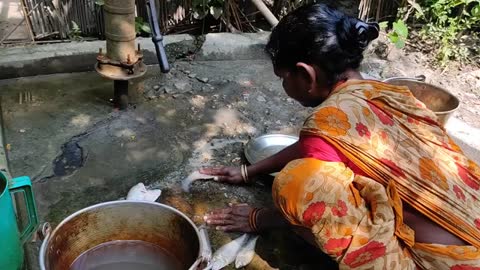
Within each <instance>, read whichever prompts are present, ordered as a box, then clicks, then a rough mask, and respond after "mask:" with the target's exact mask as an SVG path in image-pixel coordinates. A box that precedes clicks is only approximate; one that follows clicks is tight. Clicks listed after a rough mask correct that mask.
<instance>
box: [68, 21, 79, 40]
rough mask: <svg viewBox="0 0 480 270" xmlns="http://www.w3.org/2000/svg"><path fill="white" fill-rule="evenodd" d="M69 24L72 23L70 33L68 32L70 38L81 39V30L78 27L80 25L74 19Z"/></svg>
mask: <svg viewBox="0 0 480 270" xmlns="http://www.w3.org/2000/svg"><path fill="white" fill-rule="evenodd" d="M71 24H72V28H71V29H70V33H69V36H70V39H73V40H79V39H81V35H82V30H81V29H80V26H78V24H77V23H76V22H74V21H72V22H71Z"/></svg>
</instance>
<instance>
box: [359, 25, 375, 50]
mask: <svg viewBox="0 0 480 270" xmlns="http://www.w3.org/2000/svg"><path fill="white" fill-rule="evenodd" d="M355 29H356V31H357V40H358V43H359V45H360V47H361V48H366V47H367V46H368V43H370V41H372V40H374V39H376V38H377V37H378V34H379V31H380V26H379V25H378V23H365V22H363V21H360V20H359V21H358V22H357V23H356V24H355Z"/></svg>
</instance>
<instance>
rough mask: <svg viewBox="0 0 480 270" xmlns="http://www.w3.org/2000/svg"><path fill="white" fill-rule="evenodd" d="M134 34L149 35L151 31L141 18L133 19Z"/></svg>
mask: <svg viewBox="0 0 480 270" xmlns="http://www.w3.org/2000/svg"><path fill="white" fill-rule="evenodd" d="M135 32H136V33H137V34H142V33H145V34H151V33H152V29H150V25H149V24H148V23H147V22H145V21H144V20H143V18H142V17H136V18H135Z"/></svg>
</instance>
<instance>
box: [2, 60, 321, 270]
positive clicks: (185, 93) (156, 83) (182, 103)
mask: <svg viewBox="0 0 480 270" xmlns="http://www.w3.org/2000/svg"><path fill="white" fill-rule="evenodd" d="M0 87H1V88H2V93H3V94H2V104H1V105H2V111H3V118H4V129H5V135H6V143H8V144H9V149H10V150H9V152H8V155H9V160H10V168H11V172H12V174H13V175H14V176H20V175H28V176H30V177H31V178H32V181H33V187H34V192H35V195H36V200H37V206H38V209H39V214H40V218H41V221H42V222H46V221H48V222H50V223H51V224H52V225H53V226H55V225H56V224H58V223H59V222H60V221H61V220H62V219H64V218H65V217H67V216H68V215H70V214H72V213H74V212H75V211H77V210H80V209H82V208H84V207H87V206H89V205H92V204H96V203H100V202H104V201H110V200H117V199H120V198H122V197H124V196H126V193H127V191H128V190H129V188H130V187H131V186H133V185H135V184H136V183H138V182H143V183H145V184H146V185H149V186H151V187H154V188H160V189H162V190H163V194H162V196H161V198H160V199H159V202H162V203H166V204H170V205H172V206H174V207H176V208H178V209H179V210H181V211H183V212H185V213H186V214H187V215H189V216H190V217H191V218H192V219H193V220H194V222H196V223H197V224H201V222H202V220H201V217H202V216H203V214H204V213H205V212H207V211H209V210H212V209H215V208H218V207H224V206H226V205H227V204H228V203H230V202H247V203H250V204H251V205H256V206H261V205H270V204H271V195H270V187H269V185H268V184H255V185H253V186H226V185H222V184H219V183H212V182H201V183H195V184H194V186H193V187H192V189H191V193H189V194H185V193H183V192H182V191H181V189H180V186H179V183H180V181H181V180H182V179H183V178H184V177H186V176H187V175H188V174H189V173H190V172H191V171H192V170H194V169H197V168H199V167H201V166H212V165H235V166H238V165H240V164H241V163H243V162H245V159H244V157H243V144H244V143H245V142H246V141H248V139H249V138H251V137H253V136H257V135H260V134H265V133H273V132H282V133H286V134H296V132H297V129H298V127H300V126H301V124H302V119H304V117H305V116H306V114H307V113H308V110H307V109H303V108H301V107H300V106H299V105H297V104H295V103H294V102H293V100H291V99H289V98H288V97H287V96H286V95H285V94H284V92H283V90H282V88H281V82H280V81H279V80H278V79H277V78H276V77H275V76H274V75H273V72H272V70H271V66H270V63H268V62H266V61H229V62H222V61H220V62H193V63H191V62H177V63H176V64H175V65H174V69H173V70H172V72H171V73H170V74H168V75H160V74H158V69H157V67H152V68H150V71H149V73H148V75H147V77H145V78H144V79H143V80H141V81H136V82H132V83H131V85H130V91H131V96H132V105H131V107H130V108H129V110H128V111H125V112H119V111H115V110H113V109H112V106H111V102H110V99H111V98H112V95H113V90H112V82H111V81H108V80H105V79H102V78H100V77H99V76H98V75H97V74H96V73H77V74H61V75H53V76H41V77H32V78H21V79H15V80H9V81H2V82H0ZM210 236H211V241H212V244H213V246H214V248H218V247H219V246H220V245H221V244H223V243H226V242H228V241H229V240H230V239H233V238H234V237H236V236H237V235H235V234H225V233H218V232H215V231H214V230H211V233H210ZM29 245H30V247H29V249H30V250H31V251H32V252H31V253H36V252H37V251H38V245H39V242H38V241H37V243H31V244H29ZM305 250H310V248H309V247H308V246H305V244H303V243H302V241H300V240H299V239H297V238H296V237H295V236H292V234H291V233H290V232H270V233H268V234H266V235H265V236H263V237H262V238H261V239H260V240H259V243H258V245H257V253H258V254H259V255H260V257H256V258H255V260H254V263H252V264H251V265H250V266H249V267H248V268H249V269H270V267H269V266H267V264H266V262H268V264H270V266H272V267H276V268H280V269H299V266H300V265H304V266H303V267H304V269H309V267H316V266H318V265H316V264H318V256H319V255H318V254H317V253H309V252H305ZM28 260H29V263H28V264H29V268H30V269H38V265H37V263H36V258H35V256H29V258H28ZM315 265H316V266H315Z"/></svg>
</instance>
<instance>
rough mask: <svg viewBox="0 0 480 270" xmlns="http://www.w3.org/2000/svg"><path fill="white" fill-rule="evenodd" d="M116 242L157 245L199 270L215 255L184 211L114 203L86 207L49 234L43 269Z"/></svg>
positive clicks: (54, 269) (58, 268)
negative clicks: (142, 242) (105, 244)
mask: <svg viewBox="0 0 480 270" xmlns="http://www.w3.org/2000/svg"><path fill="white" fill-rule="evenodd" d="M116 240H139V241H145V242H147V243H151V244H154V245H157V246H159V247H161V248H163V249H165V250H168V252H169V253H170V254H172V255H173V256H175V258H176V259H177V260H178V261H180V262H182V264H183V265H182V268H183V269H192V270H193V269H197V268H198V267H199V266H200V265H202V264H203V263H206V262H208V260H209V259H210V257H211V249H210V243H209V241H208V237H207V233H206V230H205V229H204V228H200V229H198V228H197V227H196V226H195V224H194V223H193V222H192V221H191V220H190V219H189V218H188V217H187V216H185V215H184V214H183V213H181V212H180V211H178V210H176V209H174V208H172V207H170V206H167V205H163V204H160V203H153V202H140V201H114V202H106V203H101V204H97V205H93V206H90V207H88V208H85V209H82V210H80V211H78V212H76V213H74V214H72V215H70V216H69V217H67V218H66V219H65V220H63V221H62V222H61V223H60V224H59V225H58V226H57V227H56V228H55V230H53V232H52V233H47V236H46V237H45V240H44V242H43V244H42V247H41V249H40V256H39V261H40V269H42V270H66V269H69V268H70V266H71V265H72V263H73V262H74V261H75V259H76V258H77V257H79V256H80V255H81V254H82V253H84V252H85V251H87V250H90V249H92V248H94V247H96V246H99V245H101V244H103V243H107V242H111V241H116Z"/></svg>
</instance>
